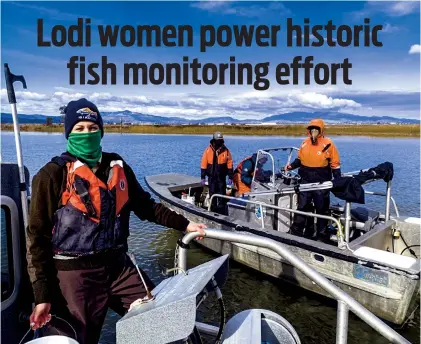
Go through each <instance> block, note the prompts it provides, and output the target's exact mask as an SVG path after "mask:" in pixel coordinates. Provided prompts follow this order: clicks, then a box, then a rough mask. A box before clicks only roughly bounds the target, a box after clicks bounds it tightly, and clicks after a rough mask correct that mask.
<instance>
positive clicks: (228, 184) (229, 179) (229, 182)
mask: <svg viewBox="0 0 421 344" xmlns="http://www.w3.org/2000/svg"><path fill="white" fill-rule="evenodd" d="M227 186H232V179H231V178H228V183H227Z"/></svg>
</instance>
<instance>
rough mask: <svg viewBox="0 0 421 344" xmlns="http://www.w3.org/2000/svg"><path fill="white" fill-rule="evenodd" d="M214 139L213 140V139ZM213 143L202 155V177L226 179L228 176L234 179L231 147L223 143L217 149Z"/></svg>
mask: <svg viewBox="0 0 421 344" xmlns="http://www.w3.org/2000/svg"><path fill="white" fill-rule="evenodd" d="M212 141H213V140H212ZM212 141H211V144H210V145H209V146H208V147H207V148H206V149H205V151H204V152H203V155H202V163H201V164H200V169H201V171H200V172H201V173H200V175H201V178H202V179H205V177H206V176H208V178H217V179H219V180H223V179H225V177H226V176H228V177H229V178H231V179H232V176H233V168H232V155H231V152H230V151H229V149H228V148H227V147H226V146H225V145H222V147H221V148H219V149H218V150H216V151H215V149H214V147H213V146H212Z"/></svg>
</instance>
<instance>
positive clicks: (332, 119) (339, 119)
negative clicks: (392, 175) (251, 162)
mask: <svg viewBox="0 0 421 344" xmlns="http://www.w3.org/2000/svg"><path fill="white" fill-rule="evenodd" d="M312 118H323V120H324V121H325V122H326V123H364V122H369V123H379V122H380V123H407V124H420V120H417V119H408V118H395V117H390V116H358V115H351V114H347V113H338V112H290V113H286V114H282V115H274V116H269V117H266V118H264V119H263V122H280V123H282V122H294V123H297V122H308V121H310V120H311V119H312Z"/></svg>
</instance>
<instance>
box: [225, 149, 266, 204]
mask: <svg viewBox="0 0 421 344" xmlns="http://www.w3.org/2000/svg"><path fill="white" fill-rule="evenodd" d="M256 160H257V153H254V154H253V155H252V156H249V157H247V158H245V159H244V160H243V161H241V162H240V163H239V164H238V166H237V167H236V169H235V170H234V178H233V182H234V188H235V190H236V192H235V197H242V196H243V195H244V194H245V193H248V192H250V191H251V183H252V181H253V176H254V174H255V172H257V173H259V172H262V173H263V171H261V169H262V166H263V165H264V164H265V163H266V161H267V160H268V158H267V156H265V155H264V156H261V157H260V158H259V161H256ZM260 178H261V179H264V176H263V175H261V177H260Z"/></svg>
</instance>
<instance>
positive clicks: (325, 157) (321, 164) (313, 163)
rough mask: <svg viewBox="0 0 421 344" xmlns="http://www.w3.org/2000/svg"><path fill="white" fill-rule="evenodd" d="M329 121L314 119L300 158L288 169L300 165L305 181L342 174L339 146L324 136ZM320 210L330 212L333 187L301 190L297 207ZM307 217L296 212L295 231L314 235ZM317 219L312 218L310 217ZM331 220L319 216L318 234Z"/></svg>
mask: <svg viewBox="0 0 421 344" xmlns="http://www.w3.org/2000/svg"><path fill="white" fill-rule="evenodd" d="M324 129H325V124H324V122H323V120H322V119H313V120H311V121H310V123H309V125H308V127H307V130H308V136H309V137H308V138H306V139H305V140H304V141H303V143H302V144H301V146H300V149H299V151H298V158H297V159H295V160H294V161H293V162H292V163H291V164H290V165H287V166H286V167H285V169H286V170H293V169H296V168H299V170H298V174H299V175H300V176H301V183H319V182H326V181H330V180H332V177H333V178H338V177H340V176H341V163H340V158H339V153H338V150H337V148H336V146H335V144H334V143H333V141H332V140H331V139H329V138H328V137H326V136H324ZM312 202H313V203H314V207H315V210H316V213H317V214H320V215H329V206H330V190H316V191H307V192H300V193H299V194H298V206H297V209H298V210H301V211H307V212H308V211H311V210H312V205H311V203H312ZM306 221H307V217H306V216H302V215H298V214H295V215H294V222H293V224H292V225H291V230H290V233H291V234H295V235H299V236H304V237H313V236H314V231H313V229H312V228H309V229H305V226H306ZM309 222H310V223H313V221H312V218H311V220H310V221H309ZM326 225H327V220H324V219H320V218H318V219H317V234H316V236H318V235H323V234H324V229H325V228H326Z"/></svg>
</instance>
